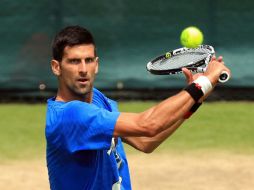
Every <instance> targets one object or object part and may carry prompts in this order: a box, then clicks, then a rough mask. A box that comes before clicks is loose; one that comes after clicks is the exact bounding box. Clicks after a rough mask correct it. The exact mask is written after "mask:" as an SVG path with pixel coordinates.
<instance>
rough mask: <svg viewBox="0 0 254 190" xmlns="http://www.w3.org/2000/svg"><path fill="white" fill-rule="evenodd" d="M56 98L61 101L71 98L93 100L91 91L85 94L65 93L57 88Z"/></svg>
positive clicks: (68, 100)
mask: <svg viewBox="0 0 254 190" xmlns="http://www.w3.org/2000/svg"><path fill="white" fill-rule="evenodd" d="M56 100H57V101H61V102H70V101H73V100H79V101H82V102H87V103H91V102H92V100H93V91H91V92H89V93H87V94H85V95H67V94H65V93H62V92H61V90H59V89H58V91H57V95H56Z"/></svg>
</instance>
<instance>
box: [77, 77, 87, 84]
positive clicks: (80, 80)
mask: <svg viewBox="0 0 254 190" xmlns="http://www.w3.org/2000/svg"><path fill="white" fill-rule="evenodd" d="M88 81H89V80H88V79H87V78H80V79H78V82H79V83H80V84H83V85H85V84H87V83H88Z"/></svg>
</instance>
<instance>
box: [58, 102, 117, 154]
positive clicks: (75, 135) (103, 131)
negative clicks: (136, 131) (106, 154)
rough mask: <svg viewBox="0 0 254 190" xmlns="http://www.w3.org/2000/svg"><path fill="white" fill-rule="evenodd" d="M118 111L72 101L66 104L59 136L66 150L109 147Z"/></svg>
mask: <svg viewBox="0 0 254 190" xmlns="http://www.w3.org/2000/svg"><path fill="white" fill-rule="evenodd" d="M118 116H119V112H110V111H108V110H105V109H103V108H98V107H97V106H95V105H93V104H88V103H85V102H80V101H73V102H70V103H68V105H66V108H65V109H64V114H63V118H62V122H61V125H62V130H61V137H62V138H63V142H64V146H65V148H67V150H68V151H70V152H72V153H74V152H77V151H81V150H95V149H96V150H98V149H109V148H110V145H111V139H112V137H113V132H114V128H115V124H116V121H117V118H118Z"/></svg>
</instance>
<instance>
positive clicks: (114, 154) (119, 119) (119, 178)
mask: <svg viewBox="0 0 254 190" xmlns="http://www.w3.org/2000/svg"><path fill="white" fill-rule="evenodd" d="M52 49H53V59H52V61H51V68H52V71H53V73H54V75H56V77H57V79H58V92H57V94H56V96H55V97H53V98H50V99H49V100H48V102H47V103H48V107H47V115H46V129H45V134H46V140H47V167H48V175H49V181H50V188H51V190H102V189H103V190H120V189H121V190H130V189H131V181H130V175H129V169H128V162H127V159H126V155H125V152H124V148H123V142H124V143H127V144H129V145H131V146H132V147H134V148H136V149H138V150H140V151H142V152H146V153H150V152H152V151H153V150H154V149H155V148H156V147H158V146H159V145H160V144H161V143H162V142H163V141H164V140H165V139H167V138H168V137H169V136H170V135H171V134H172V133H173V132H174V131H175V130H176V129H177V128H178V127H179V126H180V125H181V124H182V123H183V121H184V120H185V119H186V118H188V117H189V116H190V115H191V113H193V112H194V111H195V110H196V109H197V107H198V105H200V102H202V101H203V99H204V98H205V97H207V96H208V95H209V94H210V93H211V91H212V90H213V88H214V86H215V85H216V84H217V80H218V78H219V75H220V73H221V72H222V71H227V72H230V71H229V69H228V68H227V67H225V65H224V64H223V61H222V58H221V57H220V58H218V59H216V58H215V57H214V58H213V59H212V61H211V63H210V64H209V66H208V69H207V71H206V72H205V73H204V74H196V75H192V73H191V72H190V71H189V70H187V69H183V72H184V73H185V75H186V78H187V81H188V85H187V87H186V88H185V89H184V90H182V91H180V92H179V93H178V94H176V95H174V96H172V97H169V98H168V99H166V100H164V101H162V102H161V103H159V104H158V105H156V106H154V107H152V108H150V109H148V110H146V111H144V112H142V113H122V112H121V113H120V112H119V111H118V108H117V103H116V102H115V101H113V100H111V99H109V98H107V97H106V96H105V95H103V93H101V92H100V91H99V90H97V89H96V88H94V86H93V84H94V80H95V76H96V74H97V73H98V67H99V59H98V56H97V52H96V45H95V42H94V39H93V36H92V34H91V33H90V32H89V31H88V30H86V29H85V28H82V27H80V26H69V27H66V28H64V29H63V30H62V31H60V32H59V33H58V34H57V35H56V37H55V39H54V41H53V48H52Z"/></svg>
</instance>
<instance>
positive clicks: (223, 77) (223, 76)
mask: <svg viewBox="0 0 254 190" xmlns="http://www.w3.org/2000/svg"><path fill="white" fill-rule="evenodd" d="M229 78H230V75H229V73H228V72H227V71H223V72H222V73H221V74H220V77H219V82H220V83H224V82H227V81H228V80H229Z"/></svg>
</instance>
